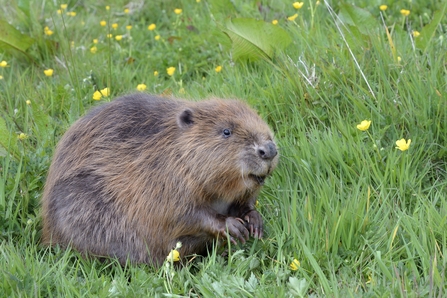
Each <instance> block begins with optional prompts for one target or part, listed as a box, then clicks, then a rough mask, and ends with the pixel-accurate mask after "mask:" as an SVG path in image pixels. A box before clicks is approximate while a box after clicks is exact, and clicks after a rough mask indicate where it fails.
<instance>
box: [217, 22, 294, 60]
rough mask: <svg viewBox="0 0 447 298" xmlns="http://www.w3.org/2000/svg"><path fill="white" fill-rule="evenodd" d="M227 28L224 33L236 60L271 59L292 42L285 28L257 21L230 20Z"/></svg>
mask: <svg viewBox="0 0 447 298" xmlns="http://www.w3.org/2000/svg"><path fill="white" fill-rule="evenodd" d="M226 27H227V28H226V29H224V30H223V31H224V32H225V33H226V34H227V35H228V37H229V38H230V39H231V42H232V45H233V59H234V60H239V59H242V60H252V61H254V60H257V59H259V58H263V59H271V58H272V57H273V55H274V53H275V51H277V50H281V49H284V48H285V47H286V46H287V45H289V44H290V43H291V41H292V40H291V38H290V36H289V34H288V33H287V32H286V31H285V30H284V29H283V28H281V27H279V26H275V25H273V24H270V23H266V22H264V21H258V20H255V19H248V18H247V19H246V18H237V19H228V21H227V23H226Z"/></svg>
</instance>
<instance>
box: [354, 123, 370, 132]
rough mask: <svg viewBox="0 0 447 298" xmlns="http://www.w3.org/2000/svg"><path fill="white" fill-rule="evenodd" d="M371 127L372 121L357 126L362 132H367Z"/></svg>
mask: <svg viewBox="0 0 447 298" xmlns="http://www.w3.org/2000/svg"><path fill="white" fill-rule="evenodd" d="M370 125H371V121H369V120H363V121H362V122H361V123H360V124H358V125H357V128H358V129H359V130H361V131H365V130H368V128H369V126H370Z"/></svg>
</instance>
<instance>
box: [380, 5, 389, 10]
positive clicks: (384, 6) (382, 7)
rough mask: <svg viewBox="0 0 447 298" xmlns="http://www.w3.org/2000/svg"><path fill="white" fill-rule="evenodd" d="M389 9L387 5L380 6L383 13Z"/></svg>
mask: <svg viewBox="0 0 447 298" xmlns="http://www.w3.org/2000/svg"><path fill="white" fill-rule="evenodd" d="M387 8H388V5H385V4H383V5H380V6H379V9H380V10H381V11H385V10H386V9H387Z"/></svg>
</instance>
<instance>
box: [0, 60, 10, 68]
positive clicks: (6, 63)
mask: <svg viewBox="0 0 447 298" xmlns="http://www.w3.org/2000/svg"><path fill="white" fill-rule="evenodd" d="M6 66H8V62H6V61H5V60H3V61H2V62H0V67H6Z"/></svg>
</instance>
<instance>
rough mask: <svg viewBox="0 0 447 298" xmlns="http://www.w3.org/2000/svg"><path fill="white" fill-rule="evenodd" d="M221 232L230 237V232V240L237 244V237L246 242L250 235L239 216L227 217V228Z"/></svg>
mask: <svg viewBox="0 0 447 298" xmlns="http://www.w3.org/2000/svg"><path fill="white" fill-rule="evenodd" d="M227 232H228V233H227ZM221 234H222V235H223V236H224V237H228V234H229V238H230V241H231V242H232V243H233V244H237V242H236V239H237V240H239V241H240V242H241V243H242V244H244V243H245V241H246V240H248V237H249V233H248V230H247V228H246V227H245V223H244V221H243V220H242V219H240V218H237V217H227V218H226V219H225V230H224V231H223V232H222V233H221Z"/></svg>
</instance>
